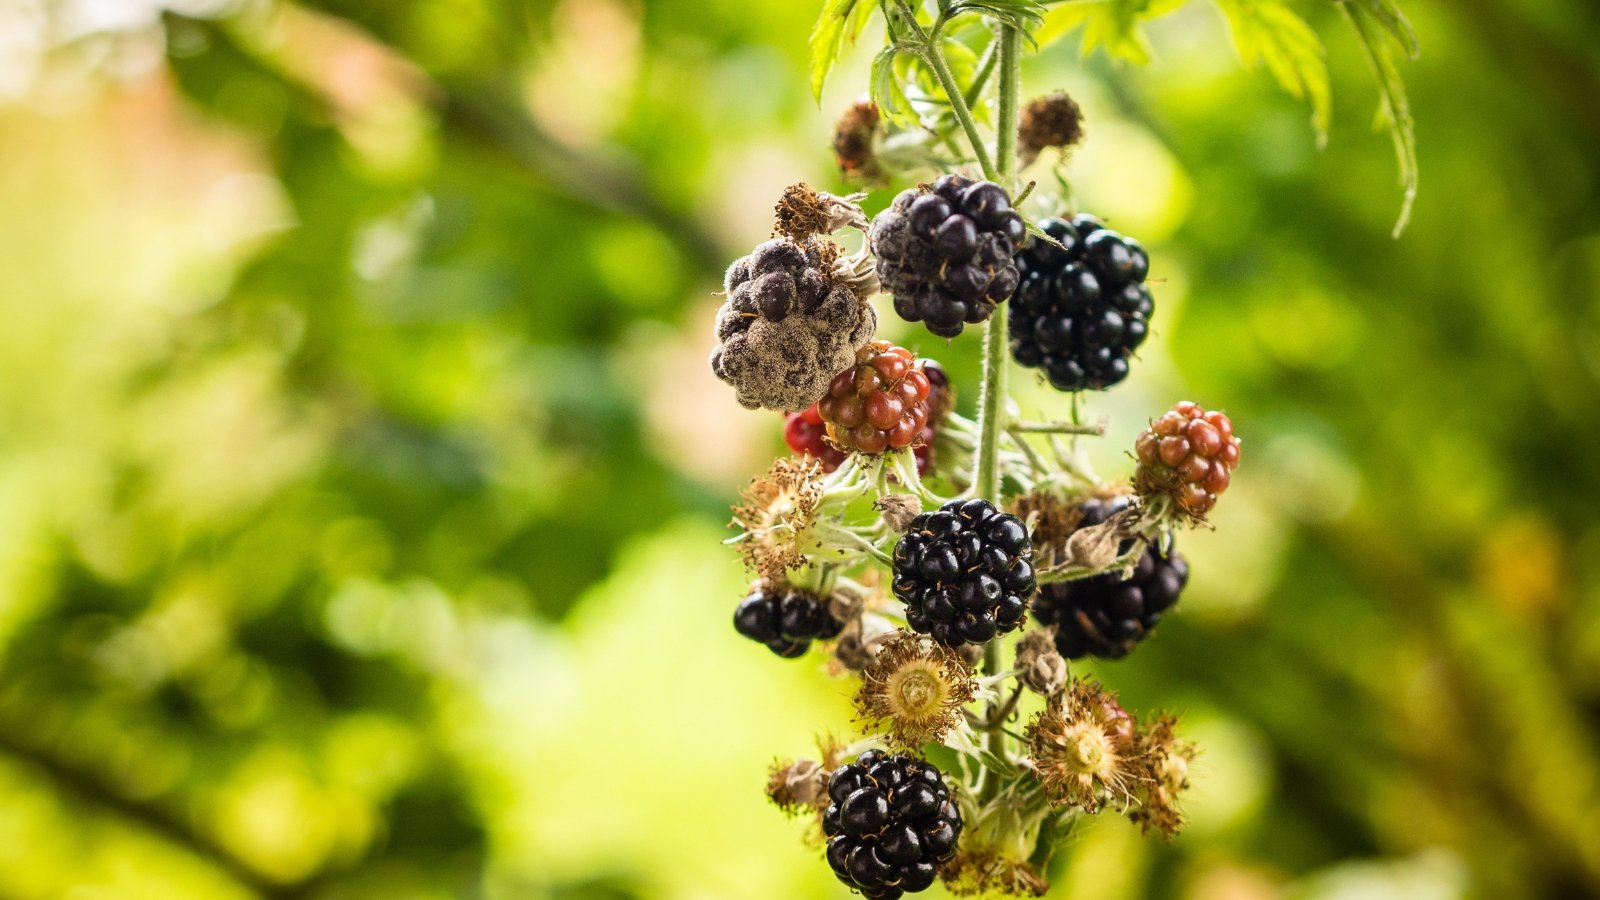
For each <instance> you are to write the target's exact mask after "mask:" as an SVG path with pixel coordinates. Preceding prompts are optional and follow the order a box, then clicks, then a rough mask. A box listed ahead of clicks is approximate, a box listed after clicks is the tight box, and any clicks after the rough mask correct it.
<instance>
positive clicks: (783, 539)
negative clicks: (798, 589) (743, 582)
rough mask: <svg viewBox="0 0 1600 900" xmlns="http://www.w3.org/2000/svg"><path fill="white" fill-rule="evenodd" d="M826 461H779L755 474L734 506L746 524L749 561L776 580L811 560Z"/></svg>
mask: <svg viewBox="0 0 1600 900" xmlns="http://www.w3.org/2000/svg"><path fill="white" fill-rule="evenodd" d="M821 477H822V464H821V463H819V462H817V461H816V460H814V459H811V458H809V457H801V458H798V459H797V458H791V457H784V458H781V459H778V460H775V461H774V462H773V463H772V467H771V468H770V469H768V470H767V473H766V474H765V475H762V476H759V477H757V478H753V479H751V481H750V484H749V486H748V487H746V488H745V489H744V491H743V492H742V493H741V494H740V499H741V500H742V501H743V502H742V503H740V504H739V505H738V506H735V507H734V508H733V522H732V524H733V525H736V526H738V527H740V528H743V529H744V532H745V534H744V539H743V540H742V541H741V542H740V544H739V551H740V553H742V554H743V555H744V561H745V565H747V566H749V567H750V568H751V569H753V570H754V571H756V572H757V573H759V574H760V575H761V576H762V577H763V578H767V579H770V580H772V581H783V580H784V578H785V573H786V572H788V570H790V569H794V568H798V567H800V566H802V565H804V564H805V561H806V550H807V549H808V548H809V547H810V546H811V545H812V543H813V542H812V540H811V529H812V526H813V525H815V523H816V513H817V504H818V503H819V502H820V501H821V499H822V482H821Z"/></svg>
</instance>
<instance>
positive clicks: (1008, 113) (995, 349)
mask: <svg viewBox="0 0 1600 900" xmlns="http://www.w3.org/2000/svg"><path fill="white" fill-rule="evenodd" d="M999 44H1000V51H999V56H1000V134H999V136H998V138H997V139H996V142H995V156H996V157H997V158H998V160H999V164H1000V169H999V171H998V172H997V173H995V174H993V175H990V176H989V177H990V178H991V179H993V180H994V181H997V182H999V183H1000V186H1001V187H1004V188H1005V189H1006V190H1007V192H1014V191H1015V190H1016V180H1017V95H1018V93H1019V91H1020V88H1021V84H1020V82H1021V78H1022V67H1021V51H1022V35H1021V33H1020V32H1018V31H1017V29H1015V28H1011V27H1009V26H1001V28H1000V37H999ZM1007 310H1008V306H1007V304H1004V303H1002V304H1000V305H999V306H997V307H996V308H995V311H994V314H993V315H991V316H990V317H989V321H988V323H987V324H985V325H984V331H983V382H982V384H981V386H980V387H979V390H978V449H977V453H976V459H975V460H974V462H973V467H974V469H975V471H974V476H975V477H974V478H973V489H974V491H975V492H976V493H977V495H978V496H980V497H985V498H987V499H990V500H995V501H998V500H999V499H1000V467H999V465H998V464H997V463H998V459H997V458H998V456H999V444H1000V430H1001V428H1002V427H1003V423H1002V421H1001V420H1002V418H1003V417H1004V415H1005V408H1004V401H1005V396H1006V346H1005V341H1006V314H1007ZM1003 666H1004V664H1003V663H1002V662H1001V658H1000V641H998V640H992V641H990V642H989V645H988V646H987V647H985V648H984V650H983V667H984V671H986V672H988V673H989V674H990V675H996V674H999V673H1000V672H1001V671H1003ZM985 718H986V719H988V720H990V721H993V720H995V719H996V718H1000V716H999V711H998V710H996V709H994V708H992V707H991V708H990V709H989V710H988V714H987V715H986V716H985ZM984 742H985V744H986V745H987V747H988V749H989V751H990V752H991V753H993V754H994V755H995V756H996V757H997V758H999V759H1001V760H1004V759H1006V758H1007V757H1006V734H1005V732H1004V731H1003V730H1000V729H996V730H994V731H991V732H989V733H988V734H987V735H985V737H984ZM999 790H1000V779H999V778H991V779H989V780H988V781H986V782H985V783H984V786H983V799H984V800H988V799H991V798H993V797H994V795H995V794H996V793H998V791H999Z"/></svg>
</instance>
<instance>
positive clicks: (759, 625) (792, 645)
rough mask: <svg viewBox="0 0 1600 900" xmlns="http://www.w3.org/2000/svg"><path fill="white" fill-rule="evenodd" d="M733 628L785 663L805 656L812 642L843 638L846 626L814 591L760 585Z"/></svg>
mask: <svg viewBox="0 0 1600 900" xmlns="http://www.w3.org/2000/svg"><path fill="white" fill-rule="evenodd" d="M733 628H734V630H735V631H737V632H739V633H740V634H742V635H744V636H745V637H747V638H749V639H750V640H752V641H755V642H756V643H758V644H765V645H766V646H767V649H768V650H771V651H772V652H773V653H776V654H778V655H779V656H781V657H784V658H785V659H793V658H795V657H797V656H802V655H804V654H805V652H806V651H807V650H809V649H810V648H811V642H812V641H814V640H818V639H822V640H827V639H831V638H836V637H838V636H839V632H840V631H842V630H843V629H844V623H843V622H840V621H839V620H838V619H835V618H834V617H833V615H832V613H830V612H829V611H828V602H827V601H826V600H824V599H822V598H821V597H818V596H817V595H816V594H813V593H811V592H810V591H802V590H800V589H798V588H792V587H785V586H782V585H780V586H777V587H768V586H766V585H765V584H760V583H758V584H757V585H756V586H755V587H754V588H753V589H752V590H751V591H750V594H749V596H747V597H745V598H744V599H743V600H741V601H740V602H739V606H738V608H737V609H735V610H734V611H733Z"/></svg>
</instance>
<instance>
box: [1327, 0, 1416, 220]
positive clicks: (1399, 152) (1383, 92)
mask: <svg viewBox="0 0 1600 900" xmlns="http://www.w3.org/2000/svg"><path fill="white" fill-rule="evenodd" d="M1339 5H1340V8H1342V9H1343V10H1344V12H1345V16H1346V17H1348V18H1349V20H1350V24H1351V25H1353V26H1355V29H1356V35H1357V36H1358V37H1359V38H1360V40H1361V47H1362V50H1363V51H1365V53H1366V56H1367V62H1368V63H1369V64H1370V65H1371V66H1372V73H1373V75H1375V76H1376V77H1377V79H1378V115H1377V119H1376V122H1375V123H1374V124H1375V127H1377V128H1386V129H1388V131H1389V138H1390V140H1391V141H1392V142H1393V143H1394V153H1395V157H1396V159H1397V160H1398V162H1399V165H1400V186H1401V189H1402V190H1403V191H1404V192H1405V195H1404V198H1403V199H1402V200H1401V203H1400V216H1399V218H1398V219H1397V220H1396V221H1395V224H1394V232H1393V233H1394V236H1395V237H1399V236H1400V234H1401V232H1403V231H1405V228H1406V222H1407V221H1409V220H1410V218H1411V205H1412V203H1413V202H1414V201H1415V200H1416V198H1417V133H1416V122H1415V121H1414V120H1413V119H1412V118H1411V104H1410V101H1408V100H1407V99H1406V87H1405V83H1404V82H1403V81H1402V80H1401V78H1400V70H1399V69H1398V68H1397V67H1396V66H1395V62H1394V57H1393V56H1392V55H1391V54H1390V52H1389V45H1388V44H1387V43H1385V42H1384V40H1383V32H1385V31H1386V32H1388V33H1389V34H1390V35H1391V36H1392V37H1394V38H1395V40H1396V41H1398V42H1399V43H1400V46H1401V47H1402V48H1403V49H1405V50H1406V51H1407V53H1408V54H1413V55H1414V48H1415V40H1416V34H1415V33H1414V32H1411V31H1410V28H1411V26H1410V24H1409V23H1406V22H1405V19H1404V18H1403V17H1401V18H1399V19H1397V20H1393V21H1395V22H1397V23H1398V24H1397V25H1393V26H1392V25H1391V24H1390V21H1391V20H1388V19H1386V17H1385V14H1384V13H1382V12H1379V11H1377V10H1374V9H1373V6H1375V5H1380V6H1384V7H1385V8H1386V9H1388V10H1390V11H1392V13H1393V14H1394V15H1396V16H1398V14H1399V10H1398V9H1396V8H1394V4H1392V3H1389V2H1387V0H1362V2H1359V3H1341V4H1339ZM1397 27H1398V28H1399V32H1398V33H1397V31H1396V28H1397ZM1405 35H1409V40H1408V39H1407V38H1406V37H1405Z"/></svg>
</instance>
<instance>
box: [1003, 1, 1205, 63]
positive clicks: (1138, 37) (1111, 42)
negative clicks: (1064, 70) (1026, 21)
mask: <svg viewBox="0 0 1600 900" xmlns="http://www.w3.org/2000/svg"><path fill="white" fill-rule="evenodd" d="M1184 2H1185V0H1066V2H1063V3H1062V4H1061V5H1059V6H1054V7H1051V8H1050V9H1049V10H1048V11H1047V12H1046V13H1045V18H1044V22H1043V23H1042V24H1041V25H1040V26H1039V27H1038V28H1037V29H1035V30H1034V39H1035V40H1036V41H1037V42H1038V44H1039V46H1041V47H1043V46H1046V45H1049V44H1052V43H1054V42H1056V41H1058V40H1060V39H1061V38H1063V37H1065V36H1066V35H1067V34H1069V33H1071V32H1072V31H1075V30H1077V29H1078V28H1082V29H1083V50H1082V52H1083V55H1084V56H1088V55H1089V54H1091V53H1093V52H1094V51H1095V50H1097V49H1101V48H1104V49H1105V51H1106V52H1107V53H1108V54H1110V55H1111V56H1112V57H1113V58H1115V59H1125V60H1128V61H1130V62H1136V63H1140V64H1144V63H1148V62H1149V61H1150V41H1149V39H1148V38H1146V37H1145V35H1144V31H1143V30H1142V29H1141V28H1140V23H1142V22H1146V21H1149V20H1150V19H1154V18H1156V17H1158V16H1164V15H1166V14H1167V13H1169V12H1172V11H1173V10H1175V9H1177V8H1179V7H1180V6H1183V5H1184Z"/></svg>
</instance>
